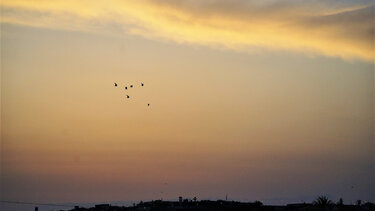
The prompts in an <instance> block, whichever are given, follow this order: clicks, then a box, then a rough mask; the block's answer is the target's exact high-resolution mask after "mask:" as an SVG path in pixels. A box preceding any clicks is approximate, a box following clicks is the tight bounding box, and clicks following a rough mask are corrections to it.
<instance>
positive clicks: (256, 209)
mask: <svg viewBox="0 0 375 211" xmlns="http://www.w3.org/2000/svg"><path fill="white" fill-rule="evenodd" d="M99 210H100V211H101V210H104V211H115V210H116V211H125V210H126V211H138V210H146V211H162V210H166V211H175V210H176V211H190V210H194V211H198V210H212V211H213V210H215V211H216V210H217V211H221V210H250V211H326V210H327V211H328V210H332V211H341V210H343V211H346V210H348V211H349V210H355V211H373V210H374V211H375V204H373V203H369V202H367V203H364V204H362V203H361V202H360V203H358V204H357V205H345V204H342V203H339V202H338V203H333V202H331V201H328V203H319V201H318V202H317V201H314V202H313V203H299V204H288V205H283V206H272V205H263V204H262V202H260V201H256V202H237V201H224V200H218V201H210V200H202V201H196V200H187V199H185V200H181V199H180V200H179V201H162V200H156V201H149V202H140V203H139V204H134V205H133V206H129V207H120V206H111V205H110V204H98V205H95V207H92V208H81V207H78V206H76V207H75V208H74V209H72V210H71V211H99Z"/></svg>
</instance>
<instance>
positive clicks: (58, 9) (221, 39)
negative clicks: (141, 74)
mask: <svg viewBox="0 0 375 211" xmlns="http://www.w3.org/2000/svg"><path fill="white" fill-rule="evenodd" d="M259 2H260V1H243V0H231V1H229V0H228V1H225V0H210V1H198V0H181V1H172V0H153V1H152V0H137V1H130V0H106V1H104V0H103V1H101V0H98V1H87V0H82V1H75V0H61V1H43V0H40V1H31V0H3V1H2V3H1V5H2V22H3V23H13V24H25V25H29V26H34V27H47V28H57V29H65V30H83V31H94V32H95V31H96V32H106V33H107V32H109V33H118V31H121V32H125V33H130V34H136V35H140V36H143V37H147V38H150V39H162V40H169V41H173V42H177V43H190V44H197V45H206V46H211V47H217V48H227V49H232V50H241V51H248V50H251V49H253V48H258V47H261V48H267V49H271V50H292V51H297V52H303V53H316V54H322V55H326V56H333V57H341V58H344V59H361V60H365V61H372V62H373V61H375V53H374V45H375V41H374V31H375V16H374V15H375V14H374V11H375V6H374V4H372V3H371V1H370V2H366V1H352V2H351V1H321V0H315V1H311V0H306V1H296V0H286V1H276V0H268V1H261V3H259Z"/></svg>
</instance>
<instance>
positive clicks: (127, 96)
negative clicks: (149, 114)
mask: <svg viewBox="0 0 375 211" xmlns="http://www.w3.org/2000/svg"><path fill="white" fill-rule="evenodd" d="M117 86H118V84H117V83H115V87H117ZM141 86H144V84H143V83H141ZM129 87H130V88H133V85H130V86H129ZM127 89H128V87H127V86H125V90H127ZM126 98H130V96H129V95H126ZM147 106H150V103H147Z"/></svg>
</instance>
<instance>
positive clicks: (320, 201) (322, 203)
mask: <svg viewBox="0 0 375 211" xmlns="http://www.w3.org/2000/svg"><path fill="white" fill-rule="evenodd" d="M313 204H314V205H315V206H318V207H329V206H332V205H333V202H332V201H331V200H329V199H328V197H327V196H318V198H316V199H315V201H313Z"/></svg>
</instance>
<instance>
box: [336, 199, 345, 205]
mask: <svg viewBox="0 0 375 211" xmlns="http://www.w3.org/2000/svg"><path fill="white" fill-rule="evenodd" d="M336 205H337V206H343V205H344V200H342V198H339V200H338V201H337V203H336Z"/></svg>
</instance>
